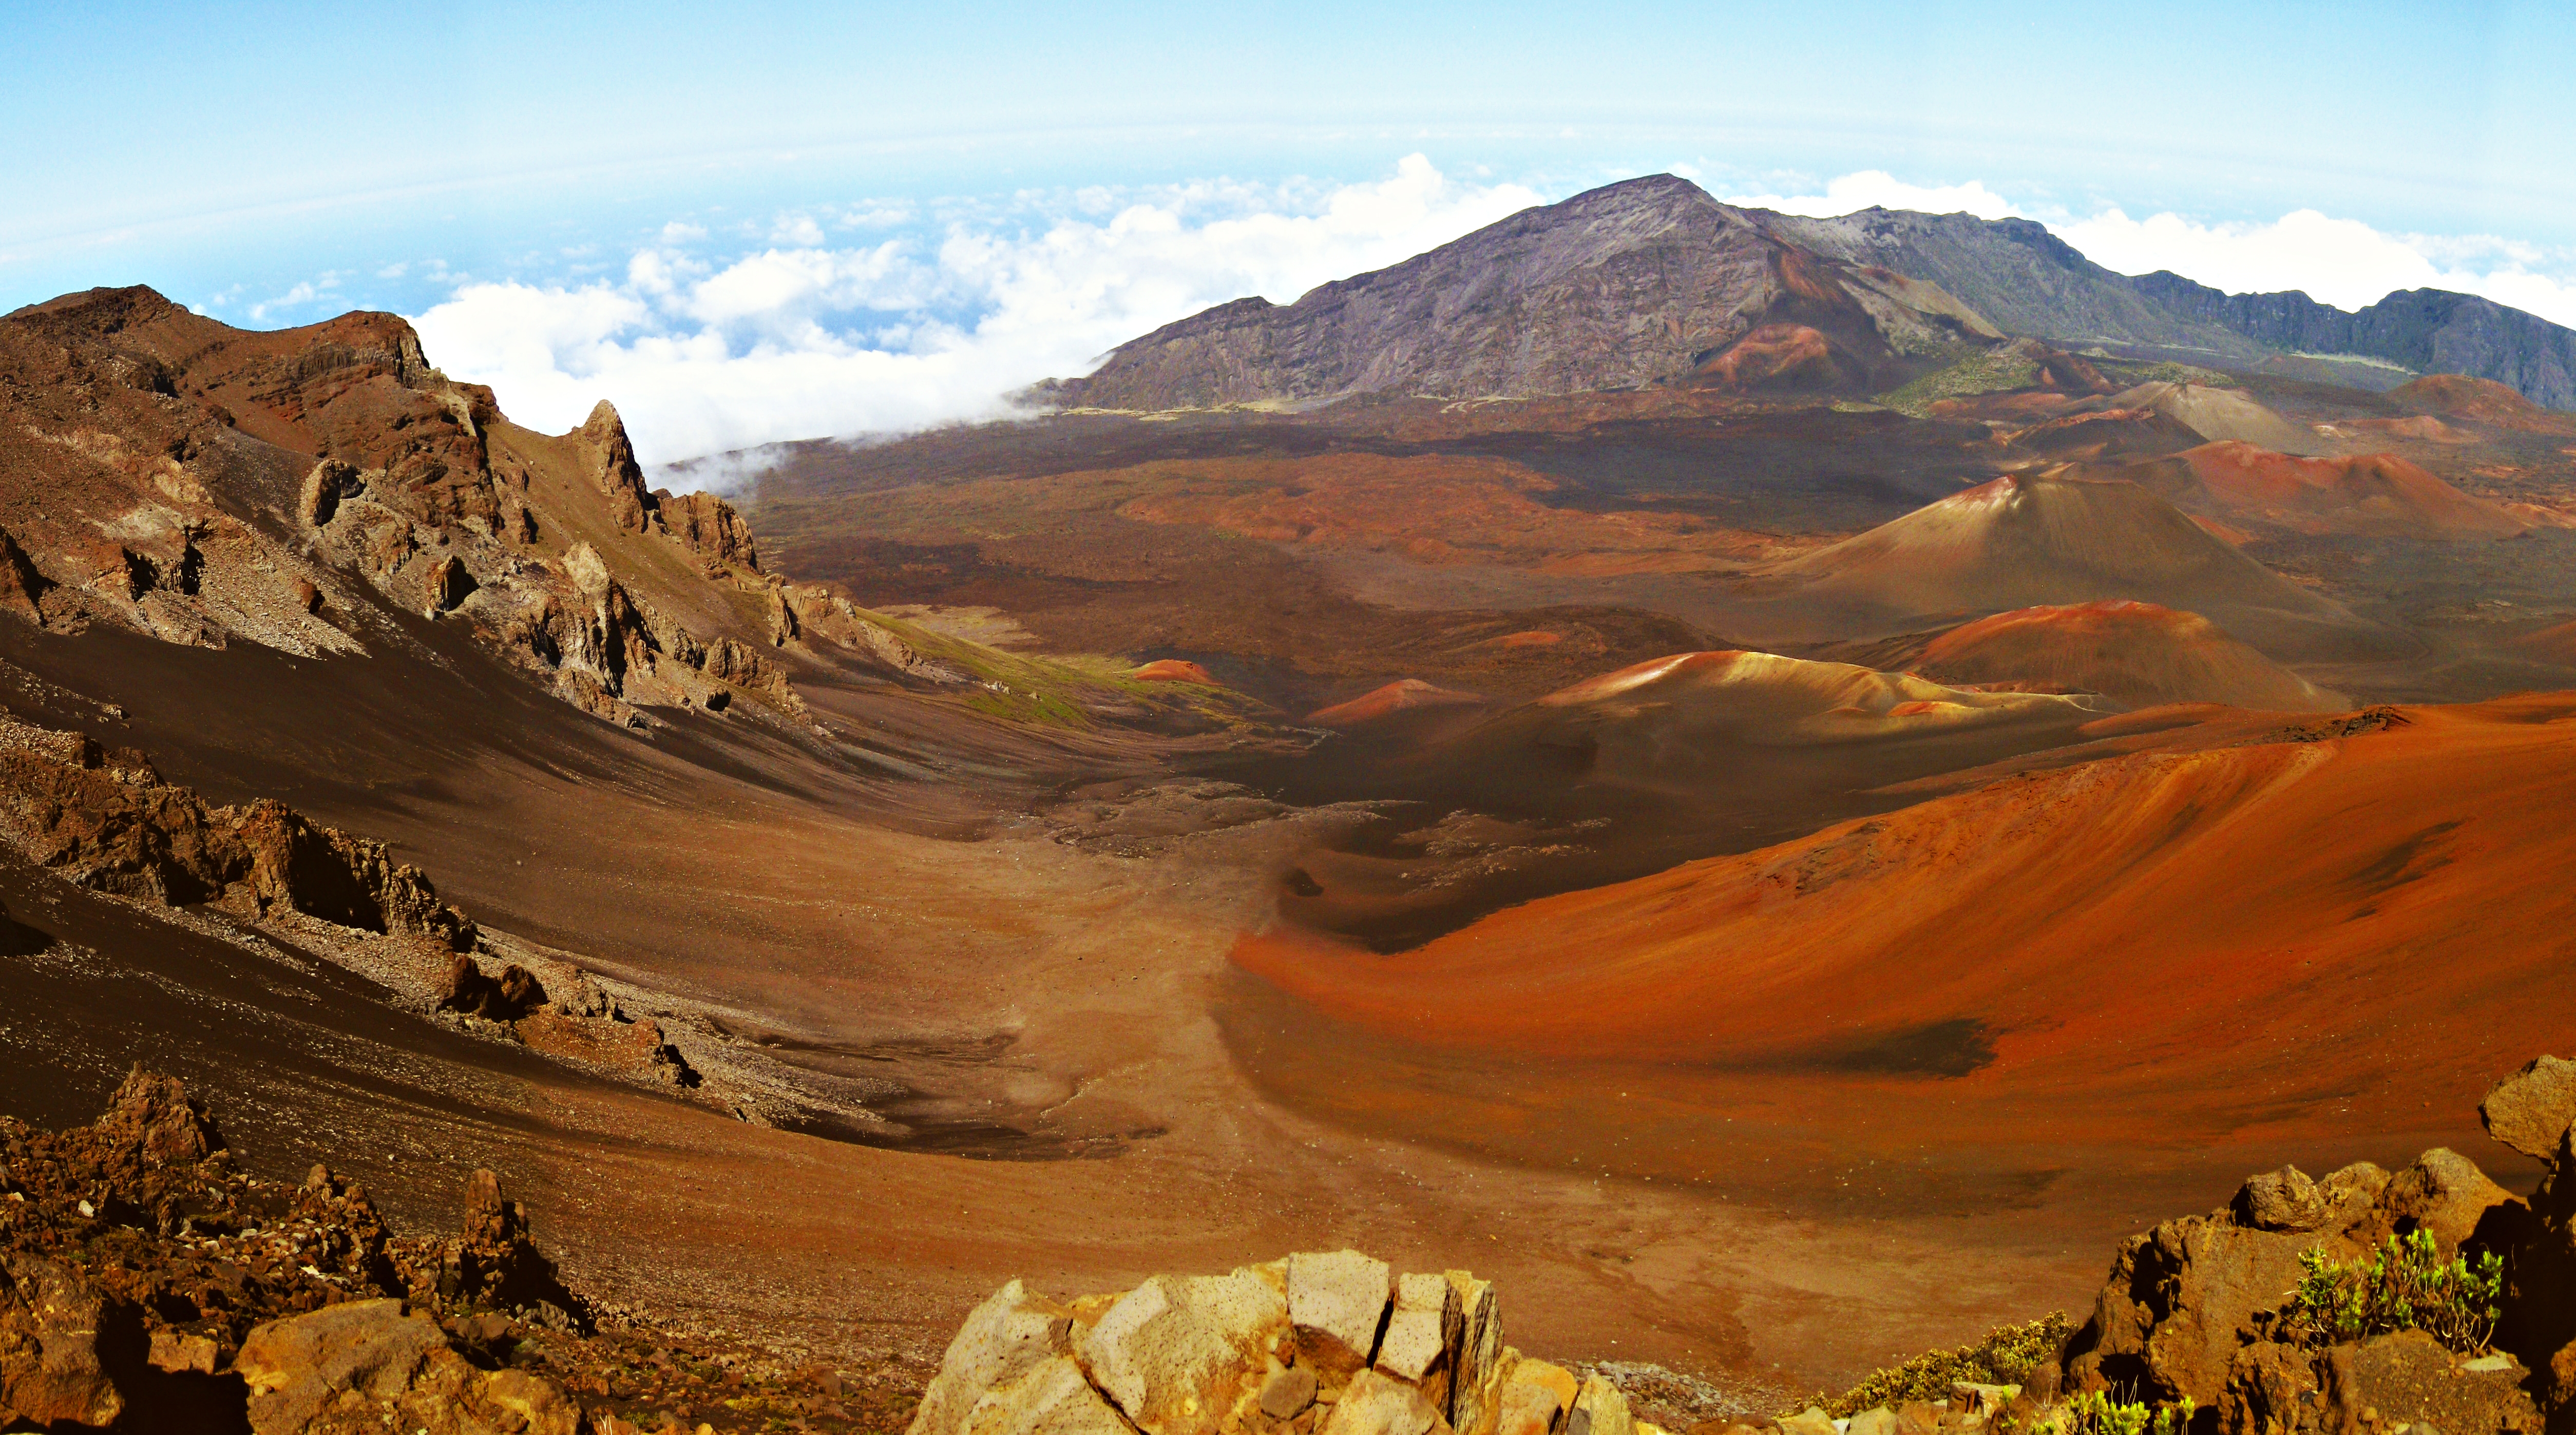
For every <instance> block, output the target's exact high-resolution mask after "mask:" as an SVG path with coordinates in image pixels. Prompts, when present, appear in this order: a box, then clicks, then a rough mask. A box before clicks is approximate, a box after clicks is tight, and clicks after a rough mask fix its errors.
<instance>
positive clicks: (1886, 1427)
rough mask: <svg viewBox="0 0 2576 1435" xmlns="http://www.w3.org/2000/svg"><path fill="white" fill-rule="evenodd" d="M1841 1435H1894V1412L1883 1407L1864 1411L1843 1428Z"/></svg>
mask: <svg viewBox="0 0 2576 1435" xmlns="http://www.w3.org/2000/svg"><path fill="white" fill-rule="evenodd" d="M1843 1435H1896V1412H1895V1411H1893V1410H1890V1409H1888V1408H1887V1407H1886V1406H1884V1405H1879V1406H1874V1407H1872V1408H1870V1409H1868V1410H1864V1411H1862V1412H1860V1413H1859V1414H1858V1415H1855V1416H1853V1417H1852V1418H1851V1423H1850V1424H1848V1425H1846V1426H1844V1427H1843Z"/></svg>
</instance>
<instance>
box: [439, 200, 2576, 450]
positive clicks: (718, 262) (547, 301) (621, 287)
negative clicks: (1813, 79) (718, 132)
mask: <svg viewBox="0 0 2576 1435" xmlns="http://www.w3.org/2000/svg"><path fill="white" fill-rule="evenodd" d="M1542 202H1544V199H1543V197H1542V196H1541V195H1539V194H1538V193H1536V192H1534V191H1533V190H1530V189H1527V188H1524V187H1521V186H1519V185H1514V184H1501V183H1497V184H1472V183H1465V182H1461V181H1460V180H1457V179H1454V178H1452V177H1450V176H1448V175H1444V174H1443V173H1441V172H1440V171H1439V170H1438V169H1437V168H1435V167H1434V166H1433V165H1432V163H1431V162H1430V161H1429V160H1428V159H1426V158H1425V157H1423V156H1421V155H1414V156H1411V157H1409V158H1407V159H1405V160H1403V161H1402V162H1401V163H1399V164H1398V165H1397V166H1396V167H1395V170H1394V172H1393V173H1392V174H1391V175H1389V176H1387V177H1385V178H1383V179H1381V180H1378V181H1375V182H1372V183H1364V184H1351V185H1342V186H1331V187H1319V186H1306V185H1298V184H1284V185H1245V184H1234V183H1227V182H1221V181H1211V182H1206V183H1196V184H1186V185H1173V186H1166V187H1162V188H1157V189H1151V190H1130V191H1111V190H1106V189H1087V190H1078V191H1071V192H1062V193H1047V194H1040V195H1021V196H1012V197H1010V199H1009V200H1007V201H1003V202H1001V203H1000V204H999V205H998V207H997V206H993V205H987V206H985V207H982V208H971V207H970V208H966V209H963V210H959V211H957V212H954V213H950V214H947V215H945V216H942V215H937V214H930V215H925V214H924V213H922V212H920V211H919V209H918V208H917V207H916V206H914V205H912V204H910V203H888V204H859V205H851V206H846V207H842V208H838V209H835V208H831V207H820V208H815V209H812V210H810V211H808V212H800V213H788V214H780V215H776V216H768V217H763V218H761V219H759V220H757V221H750V220H741V219H738V218H737V219H727V220H724V221H723V222H718V220H717V219H716V218H711V217H708V216H699V217H697V219H695V220H674V221H672V222H671V223H669V224H667V225H664V226H662V227H661V228H660V229H659V230H657V231H652V232H651V233H650V234H649V237H648V238H647V239H646V240H645V242H643V243H642V244H641V245H640V247H636V248H634V249H633V250H631V252H629V253H628V254H627V256H626V260H625V263H624V265H623V267H622V269H619V268H616V267H615V266H614V265H613V264H612V265H611V267H610V269H609V272H607V273H606V274H600V275H595V276H594V277H590V278H587V279H584V280H579V281H575V282H561V281H558V282H540V283H530V282H525V281H523V280H506V281H498V282H493V281H480V282H464V283H461V284H460V285H459V286H458V287H456V288H455V289H454V290H453V291H452V293H451V294H450V296H449V297H448V298H447V299H446V300H445V301H444V302H442V303H439V304H437V305H435V306H434V307H432V308H430V309H429V310H428V311H427V312H426V313H423V314H420V315H418V316H416V318H415V319H414V322H415V323H416V324H417V325H418V327H419V329H420V331H421V337H422V340H423V342H424V343H425V344H426V345H427V347H428V350H429V353H430V356H431V357H432V359H434V360H435V361H436V362H438V363H439V364H440V365H441V366H442V367H444V368H445V369H446V370H447V371H448V372H449V373H452V374H456V375H458V376H459V377H463V378H470V379H474V380H477V381H480V382H484V383H489V384H491V385H493V386H494V387H495V388H496V389H497V390H498V391H499V393H500V396H501V401H502V403H503V405H504V407H506V408H507V409H508V410H509V412H510V413H511V414H512V415H513V416H514V417H516V418H517V419H518V420H519V421H520V422H522V423H527V424H530V425H532V426H535V427H538V428H543V429H548V430H562V429H566V428H570V427H572V426H574V425H576V424H578V423H579V422H580V421H581V419H582V417H583V416H584V415H586V414H587V413H588V412H589V411H590V407H591V405H592V404H593V403H595V402H597V401H598V400H599V399H601V398H608V399H611V400H613V401H614V402H615V403H616V404H617V406H618V408H619V410H620V411H621V412H622V413H623V414H624V415H625V416H626V420H627V424H628V427H629V430H630V431H631V432H632V433H633V435H634V438H635V442H636V448H637V450H638V453H639V454H640V455H641V456H642V457H643V458H644V459H645V460H646V461H647V462H648V463H652V464H655V465H661V466H665V467H664V469H663V472H662V473H661V474H660V475H658V478H659V479H660V480H661V481H668V482H671V483H674V484H676V485H678V486H681V487H718V488H721V487H729V486H737V485H739V484H740V483H742V482H743V481H745V480H746V479H747V478H748V477H749V476H751V475H752V474H753V473H756V472H757V471H758V469H759V467H760V463H759V461H758V460H757V459H756V458H746V459H737V460H734V461H729V462H722V463H698V464H687V465H684V466H681V467H669V466H671V465H680V464H682V461H684V460H690V459H695V458H700V457H703V456H706V455H713V454H720V453H725V452H728V451H734V450H756V449H759V448H760V447H761V446H763V445H768V444H775V443H779V442H783V441H787V440H792V439H800V438H815V437H823V436H847V435H856V434H861V433H869V432H891V431H902V430H908V429H917V428H921V427H926V426H929V425H934V424H939V423H946V422H954V421H959V420H973V419H978V418H985V417H991V416H995V415H999V414H1001V413H1004V412H1006V411H1007V410H1006V408H1005V405H1004V401H1003V396H1004V395H1005V394H1008V393H1010V392H1012V391H1015V390H1017V389H1020V388H1022V387H1024V386H1026V385H1028V384H1030V383H1032V382H1034V381H1036V380H1038V379H1042V378H1047V377H1051V376H1063V375H1072V374H1078V373H1082V372H1085V371H1087V370H1088V368H1089V367H1090V365H1091V363H1092V361H1093V360H1094V359H1096V358H1097V357H1098V356H1100V355H1101V354H1102V353H1104V352H1106V351H1107V350H1108V349H1110V348H1112V347H1114V346H1116V345H1117V344H1119V343H1121V342H1123V341H1125V340H1127V339H1130V338H1133V337H1135V336H1136V335H1138V334H1142V333H1144V332H1146V331H1148V330H1150V329H1153V328H1155V327H1157V326H1159V325H1162V324H1165V323H1169V322H1171V321H1172V320H1174V319H1178V318H1182V317H1184V316H1186V315H1189V314H1192V313H1195V312H1197V311H1198V310H1200V309H1203V308H1206V307H1207V306H1209V305H1211V304H1217V303H1222V302H1224V301H1226V300H1229V299H1235V298H1240V297H1242V296H1244V295H1247V294H1260V295H1263V296H1265V297H1267V298H1269V299H1271V300H1273V301H1274V302H1282V303H1284V302H1287V301H1289V300H1292V299H1294V298H1296V297H1297V296H1298V295H1299V294H1302V293H1304V292H1305V291H1306V290H1307V289H1309V288H1312V287H1313V286H1314V285H1316V284H1319V283H1322V282H1324V281H1326V280H1330V279H1336V278H1341V277H1344V276H1346V275H1350V274H1354V273H1358V272H1361V271H1364V270H1369V269H1375V268H1380V267H1383V266H1385V265H1387V264H1391V263H1394V262H1396V261H1397V260H1400V259H1403V258H1406V257H1408V256H1410V255H1413V254H1416V253H1419V252H1421V251H1423V250H1425V249H1429V248H1431V247H1433V246H1435V245H1438V244H1441V243H1445V242H1447V241H1448V240H1451V239H1454V238H1457V237H1458V236H1460V235H1462V234H1465V233H1467V232H1468V231H1470V230H1473V229H1476V228H1478V227H1480V226H1482V225H1485V224H1489V223H1492V222H1493V221H1495V220H1497V219H1500V218H1502V217H1504V216H1505V215H1508V214H1511V213H1513V212H1514V211H1517V210H1519V209H1522V208H1525V207H1527V206H1529V205H1532V204H1538V203H1542ZM1730 202H1731V203H1736V204H1743V205H1752V206H1759V207H1763V208H1768V209H1777V210H1783V211H1786V212H1791V213H1798V214H1812V215H1834V214H1845V213H1849V212H1851V211H1853V210H1855V209H1862V208H1867V207H1869V206H1871V205H1885V206H1888V207H1890V208H1907V209H1920V210H1928V211H1931V212H1935V213H1946V212H1953V211H1959V210H1965V211H1966V212H1968V213H1971V214H1975V215H1978V216H1980V217H1983V218H1989V219H1993V218H2001V217H2004V216H2007V215H2016V214H2018V215H2024V216H2026V217H2031V218H2036V219H2039V220H2041V221H2043V222H2045V223H2047V224H2048V225H2049V227H2050V228H2051V229H2053V230H2055V231H2056V232H2057V233H2058V234H2060V235H2062V236H2063V237H2065V238H2066V239H2067V241H2068V242H2070V243H2072V244H2074V245H2075V246H2076V247H2077V248H2078V249H2080V250H2082V251H2084V252H2085V253H2086V254H2087V255H2088V256H2090V257H2091V258H2093V259H2094V260H2096V261H2097V262H2099V263H2102V264H2104V265H2107V266H2108V267H2110V268H2112V269H2115V270H2119V271H2121V272H2123V273H2131V274H2142V273H2147V272H2150V271H2152V270H2157V269H2171V270H2173V271H2175V272H2177V273H2180V274H2184V275H2188V276H2189V277H2191V278H2193V279H2197V280H2199V281H2200V282H2202V283H2205V284H2210V285H2214V286H2216V287H2218V288H2221V289H2225V290H2228V291H2230V292H2245V291H2249V290H2251V291H2269V290H2281V289H2303V290H2305V291H2307V292H2308V293H2309V294H2310V295H2311V296H2313V297H2315V298H2317V299H2319V300H2322V301H2324V302H2326V303H2329V304H2335V305H2339V306H2341V307H2343V308H2346V309H2353V308H2359V307H2361V306H2363V305H2366V304H2370V303H2373V302H2375V301H2377V300H2378V299H2379V298H2381V297H2382V296H2383V295H2386V294H2387V293H2389V292H2390V291H2392V290H2397V289H2412V288H2422V287H2428V286H2429V287H2434V288H2443V289H2456V290H2460V291H2463V292H2467V293H2475V294H2484V295H2486V296H2488V297H2490V298H2493V299H2495V300H2497V301H2498V302H2500V303H2505V304H2510V305H2513V306H2514V307H2517V308H2521V309H2526V310H2529V311H2531V312H2533V313H2536V314H2539V315H2541V316H2542V317H2544V318H2548V319H2551V320H2554V321H2556V322H2558V323H2562V324H2569V325H2571V326H2576V256H2568V255H2551V254H2546V253H2543V252H2540V251H2537V250H2534V249H2532V248H2530V247H2528V246H2520V245H2515V244H2511V243H2508V242H2506V241H2503V240H2499V239H2495V238H2491V237H2487V236H2474V235H2472V236H2449V237H2445V236H2424V235H2397V234H2387V233H2382V232H2380V231H2378V230H2376V229H2373V228H2372V227H2370V226H2369V225H2367V224H2363V223H2361V222H2359V221H2357V220H2351V219H2337V218H2333V217H2331V216H2328V215H2324V214H2321V213H2318V212H2316V211H2314V210H2300V211H2297V212H2294V213H2291V214H2288V215H2284V216H2283V217H2282V218H2280V219H2279V220H2277V221H2274V222H2271V223H2258V224H2227V223H2206V222H2202V221H2199V220H2195V219H2192V218H2188V217H2185V216H2181V215H2175V214H2156V215H2151V216H2149V217H2147V218H2144V219H2133V218H2131V217H2130V216H2129V215H2128V214H2127V213H2125V212H2124V211H2122V210H2120V209H2117V208H2107V209H2103V210H2100V211H2098V212H2096V213H2094V214H2091V215H2089V216H2078V215H2073V214H2070V213H2067V212H2064V211H2062V210H2056V209H2052V208H2050V207H2047V206H2022V205H2017V204H2016V203H2015V202H2014V201H2012V200H2011V199H2009V198H2008V197H2006V196H2004V195H2002V194H2000V193H1997V192H1996V191H1995V190H1993V189H1991V188H1989V187H1988V186H1987V185H1986V184H1984V183H1983V182H1981V181H1976V180H1970V181H1968V182H1965V183H1960V184H1946V185H1918V184H1913V183H1909V182H1907V181H1904V180H1899V179H1897V178H1896V177H1894V176H1893V175H1891V174H1888V173H1886V172H1884V171H1879V170H1869V171H1863V172H1860V173H1855V174H1847V175H1843V176H1840V177H1839V178H1835V179H1833V180H1831V181H1829V182H1827V183H1825V184H1824V185H1822V186H1821V192H1818V193H1808V194H1786V195H1783V194H1758V195H1740V196H1733V197H1731V198H1730Z"/></svg>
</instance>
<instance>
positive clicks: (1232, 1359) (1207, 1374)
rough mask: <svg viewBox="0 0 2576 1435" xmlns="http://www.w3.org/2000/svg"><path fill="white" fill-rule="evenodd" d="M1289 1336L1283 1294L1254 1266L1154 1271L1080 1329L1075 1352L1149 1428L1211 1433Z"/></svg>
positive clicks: (1165, 1434) (1187, 1434)
mask: <svg viewBox="0 0 2576 1435" xmlns="http://www.w3.org/2000/svg"><path fill="white" fill-rule="evenodd" d="M1287 1337H1288V1304H1287V1301H1286V1299H1285V1298H1284V1297H1283V1296H1282V1294H1281V1293H1280V1291H1279V1290H1278V1289H1277V1288H1275V1287H1273V1286H1272V1285H1271V1284H1270V1283H1269V1282H1268V1281H1265V1280H1263V1279H1262V1278H1261V1276H1260V1274H1259V1273H1258V1272H1255V1271H1250V1270H1238V1271H1235V1272H1234V1273H1232V1274H1230V1275H1222V1276H1190V1277H1176V1276H1156V1277H1154V1278H1153V1279H1151V1280H1149V1281H1146V1282H1145V1283H1144V1284H1142V1285H1140V1286H1138V1287H1136V1289H1134V1290H1132V1291H1129V1292H1128V1293H1127V1294H1126V1295H1125V1296H1123V1297H1121V1298H1120V1299H1119V1301H1118V1303H1117V1304H1115V1305H1113V1306H1111V1307H1110V1308H1109V1309H1108V1310H1107V1311H1106V1312H1105V1313H1103V1314H1102V1315H1101V1317H1100V1320H1099V1323H1098V1324H1096V1325H1094V1326H1092V1327H1091V1328H1090V1329H1089V1330H1087V1331H1084V1332H1082V1333H1080V1335H1079V1336H1078V1337H1077V1338H1076V1339H1075V1341H1074V1352H1073V1353H1074V1356H1075V1358H1076V1359H1078V1360H1080V1361H1081V1362H1082V1366H1083V1369H1084V1370H1085V1371H1086V1372H1087V1373H1088V1374H1089V1375H1090V1376H1091V1380H1092V1383H1093V1384H1095V1385H1097V1386H1099V1387H1100V1389H1101V1390H1102V1391H1103V1392H1105V1393H1106V1394H1107V1395H1108V1396H1109V1398H1110V1400H1111V1401H1112V1402H1113V1403H1115V1404H1116V1405H1117V1407H1118V1409H1119V1410H1120V1411H1121V1412H1122V1413H1124V1414H1125V1415H1126V1417H1127V1418H1128V1420H1130V1421H1132V1422H1133V1423H1134V1424H1135V1425H1136V1426H1137V1428H1138V1429H1141V1430H1144V1431H1146V1432H1147V1435H1214V1432H1215V1431H1216V1430H1217V1428H1218V1426H1219V1425H1220V1423H1221V1422H1223V1421H1224V1420H1225V1419H1226V1418H1227V1417H1228V1416H1230V1415H1233V1414H1234V1413H1235V1412H1236V1411H1237V1409H1238V1408H1239V1407H1242V1406H1246V1405H1249V1404H1251V1403H1253V1402H1254V1401H1256V1400H1257V1399H1258V1398H1259V1394H1260V1381H1261V1376H1262V1374H1263V1372H1265V1371H1266V1370H1267V1369H1268V1368H1269V1361H1270V1357H1271V1356H1272V1355H1273V1354H1274V1353H1278V1352H1281V1351H1283V1350H1284V1349H1285V1348H1286V1347H1287V1344H1288V1340H1287Z"/></svg>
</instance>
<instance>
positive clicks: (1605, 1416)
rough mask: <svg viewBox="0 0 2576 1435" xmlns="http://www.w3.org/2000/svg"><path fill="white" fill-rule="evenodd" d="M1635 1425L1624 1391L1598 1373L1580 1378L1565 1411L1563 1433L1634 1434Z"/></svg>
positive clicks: (1587, 1434) (1586, 1434)
mask: <svg viewBox="0 0 2576 1435" xmlns="http://www.w3.org/2000/svg"><path fill="white" fill-rule="evenodd" d="M1636 1425H1637V1422H1636V1418H1635V1417H1634V1416H1632V1415H1630V1414H1629V1413H1628V1395H1627V1392H1625V1391H1623V1390H1621V1389H1620V1388H1619V1387H1618V1386H1616V1385H1613V1384H1611V1383H1610V1382H1609V1381H1607V1380H1604V1379H1602V1378H1601V1377H1600V1376H1598V1375H1595V1376H1593V1377H1591V1378H1590V1379H1588V1380H1586V1381H1584V1382H1583V1389H1582V1390H1581V1391H1579V1392H1577V1393H1576V1395H1575V1397H1574V1408H1573V1409H1571V1410H1568V1411H1567V1412H1566V1413H1565V1435H1636Z"/></svg>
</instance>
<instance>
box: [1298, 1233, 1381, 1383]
mask: <svg viewBox="0 0 2576 1435" xmlns="http://www.w3.org/2000/svg"><path fill="white" fill-rule="evenodd" d="M1393 1294H1394V1283H1393V1280H1392V1279H1391V1272H1390V1271H1389V1270H1388V1269H1387V1264H1386V1262H1384V1261H1381V1260H1377V1259H1374V1258H1372V1257H1369V1256H1364V1255H1362V1254H1360V1253H1359V1252H1357V1251H1320V1252H1300V1253H1298V1254H1296V1255H1293V1256H1290V1257H1289V1258H1288V1319H1289V1322H1290V1323H1291V1324H1292V1325H1294V1326H1295V1327H1296V1329H1297V1349H1298V1363H1299V1364H1301V1365H1309V1366H1312V1367H1314V1370H1315V1374H1316V1376H1317V1377H1318V1378H1319V1379H1321V1380H1322V1381H1323V1382H1324V1386H1325V1388H1326V1389H1328V1390H1329V1389H1337V1388H1339V1387H1340V1385H1341V1384H1342V1382H1344V1381H1346V1380H1348V1379H1349V1378H1350V1376H1351V1375H1352V1374H1353V1373H1354V1372H1356V1371H1358V1370H1359V1369H1361V1368H1362V1367H1364V1366H1366V1365H1367V1364H1368V1363H1369V1361H1370V1360H1371V1359H1372V1358H1373V1357H1375V1356H1376V1354H1377V1334H1378V1326H1379V1324H1380V1319H1381V1317H1383V1316H1384V1315H1385V1314H1386V1307H1387V1302H1388V1300H1389V1299H1390V1297H1391V1296H1392V1295H1393Z"/></svg>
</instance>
